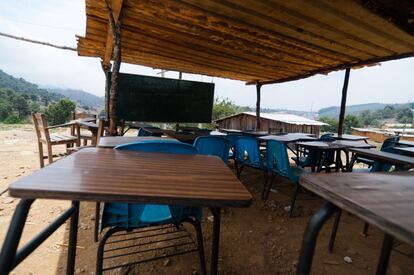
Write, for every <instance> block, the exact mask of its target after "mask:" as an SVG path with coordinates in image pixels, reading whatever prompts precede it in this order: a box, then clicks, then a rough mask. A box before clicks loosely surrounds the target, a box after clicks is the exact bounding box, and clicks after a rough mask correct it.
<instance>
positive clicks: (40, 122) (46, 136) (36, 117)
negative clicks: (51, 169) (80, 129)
mask: <svg viewBox="0 0 414 275" xmlns="http://www.w3.org/2000/svg"><path fill="white" fill-rule="evenodd" d="M32 119H33V124H34V128H35V132H36V136H37V145H38V147H39V161H40V167H44V166H45V164H44V159H45V158H48V160H49V164H51V163H52V162H53V157H58V156H61V155H53V151H52V146H54V145H66V147H67V148H69V147H72V146H74V145H76V146H79V143H80V142H79V138H78V137H76V136H73V135H69V134H50V133H49V130H50V129H54V128H60V127H68V126H70V124H61V125H54V126H49V125H48V123H47V120H46V116H45V115H44V114H41V113H32ZM43 144H46V146H47V157H46V156H44V155H43Z"/></svg>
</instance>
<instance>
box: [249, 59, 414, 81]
mask: <svg viewBox="0 0 414 275" xmlns="http://www.w3.org/2000/svg"><path fill="white" fill-rule="evenodd" d="M408 57H414V53H404V54H399V55H393V56H387V57H380V58H372V59H369V60H365V61H361V62H358V63H347V64H341V65H339V66H335V67H331V68H326V69H323V70H315V71H313V72H310V73H309V74H307V75H299V76H293V77H289V78H282V79H278V80H270V81H249V82H246V85H256V84H257V83H258V82H259V83H260V84H262V85H268V84H277V83H282V82H289V81H294V80H299V79H303V78H308V77H311V76H314V75H316V74H327V73H329V72H332V71H340V70H344V69H346V68H358V67H364V66H369V65H372V64H375V63H380V62H385V61H390V60H398V59H402V58H408Z"/></svg>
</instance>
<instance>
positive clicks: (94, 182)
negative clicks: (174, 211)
mask: <svg viewBox="0 0 414 275" xmlns="http://www.w3.org/2000/svg"><path fill="white" fill-rule="evenodd" d="M9 192H10V195H11V196H13V197H18V198H22V200H21V201H20V203H19V204H18V206H17V208H16V210H15V213H14V216H13V218H12V220H11V223H10V227H9V230H8V232H7V235H6V238H5V241H4V244H3V247H2V250H1V253H0V274H8V272H9V271H10V269H11V268H13V267H14V266H16V265H17V264H18V263H20V261H21V260H23V259H24V258H25V257H26V256H27V255H28V254H30V253H31V252H32V251H33V250H34V249H36V248H37V246H38V245H40V244H41V243H42V242H43V241H44V240H45V239H46V238H47V237H48V236H50V235H51V234H52V233H53V232H54V231H55V230H56V229H57V228H58V227H59V226H60V225H62V224H63V223H64V222H65V221H66V220H67V219H69V218H71V226H70V228H71V229H70V236H69V248H68V264H67V273H69V274H73V268H74V263H75V255H76V239H77V227H78V225H77V224H78V209H79V201H97V202H99V201H102V202H129V203H159V204H170V205H174V204H177V205H187V206H200V207H208V208H210V209H211V211H212V213H213V215H214V222H213V235H212V250H211V251H212V259H211V273H212V274H216V273H217V264H218V250H219V235H220V219H221V215H220V210H221V208H222V207H248V206H249V205H250V204H251V201H252V196H251V194H250V193H249V192H248V191H247V189H246V188H245V187H244V186H243V184H242V183H241V182H240V181H239V180H238V179H237V178H236V176H235V175H234V173H233V172H232V171H231V170H230V169H229V168H228V167H227V166H226V165H225V164H224V163H223V162H222V161H221V160H220V159H219V158H216V157H211V156H205V155H175V154H159V153H143V152H134V151H118V150H111V149H107V148H86V149H83V150H80V151H78V152H76V153H74V154H73V155H70V156H68V157H66V158H64V159H62V160H59V161H57V162H55V163H53V164H51V165H48V166H47V167H45V168H43V169H41V170H38V171H36V172H34V173H33V174H31V175H29V176H27V177H24V178H22V179H20V180H18V181H17V182H15V183H12V184H11V185H10V187H9ZM35 199H62V200H70V201H72V202H73V203H72V204H73V206H72V207H71V208H70V209H69V210H68V211H67V212H64V214H62V215H64V216H63V217H62V216H60V217H59V218H58V219H57V220H56V221H55V222H52V223H51V225H53V228H52V229H50V228H49V227H50V226H49V227H48V228H47V229H45V231H46V232H45V233H43V235H42V238H41V240H39V236H37V237H36V238H35V239H33V240H32V242H31V243H33V242H34V243H36V245H35V246H34V247H31V249H29V251H23V252H22V250H24V248H22V249H21V250H19V251H18V252H17V254H16V250H17V245H18V242H19V239H20V236H21V233H22V230H23V227H24V222H25V220H26V218H27V214H28V212H29V209H30V206H31V204H32V202H33V201H34V200H35ZM57 221H58V222H57ZM29 243H30V242H29ZM22 253H23V255H24V256H23V257H22ZM16 259H19V260H16Z"/></svg>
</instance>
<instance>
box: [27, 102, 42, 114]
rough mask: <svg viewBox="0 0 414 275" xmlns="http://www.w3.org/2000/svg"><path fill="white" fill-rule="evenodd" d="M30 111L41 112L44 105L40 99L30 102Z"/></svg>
mask: <svg viewBox="0 0 414 275" xmlns="http://www.w3.org/2000/svg"><path fill="white" fill-rule="evenodd" d="M29 109H30V112H40V110H41V109H42V107H41V106H40V103H39V102H38V101H32V102H30V104H29Z"/></svg>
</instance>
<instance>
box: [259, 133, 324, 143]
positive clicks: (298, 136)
mask: <svg viewBox="0 0 414 275" xmlns="http://www.w3.org/2000/svg"><path fill="white" fill-rule="evenodd" d="M258 139H259V140H261V141H268V140H276V141H280V142H284V143H293V142H297V141H315V140H317V138H314V137H311V136H309V135H307V134H302V133H292V134H286V135H267V136H262V137H259V138H258Z"/></svg>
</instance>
